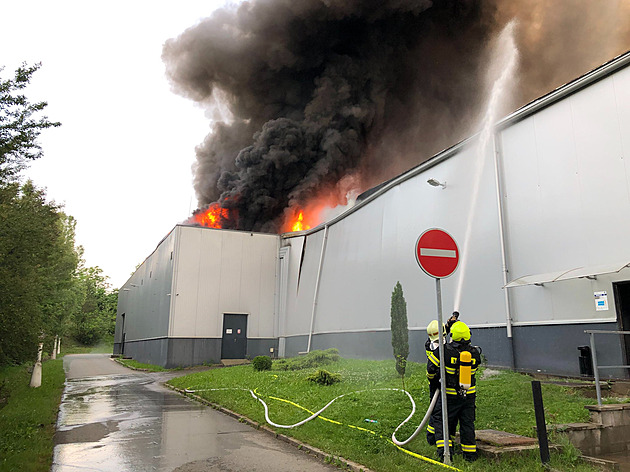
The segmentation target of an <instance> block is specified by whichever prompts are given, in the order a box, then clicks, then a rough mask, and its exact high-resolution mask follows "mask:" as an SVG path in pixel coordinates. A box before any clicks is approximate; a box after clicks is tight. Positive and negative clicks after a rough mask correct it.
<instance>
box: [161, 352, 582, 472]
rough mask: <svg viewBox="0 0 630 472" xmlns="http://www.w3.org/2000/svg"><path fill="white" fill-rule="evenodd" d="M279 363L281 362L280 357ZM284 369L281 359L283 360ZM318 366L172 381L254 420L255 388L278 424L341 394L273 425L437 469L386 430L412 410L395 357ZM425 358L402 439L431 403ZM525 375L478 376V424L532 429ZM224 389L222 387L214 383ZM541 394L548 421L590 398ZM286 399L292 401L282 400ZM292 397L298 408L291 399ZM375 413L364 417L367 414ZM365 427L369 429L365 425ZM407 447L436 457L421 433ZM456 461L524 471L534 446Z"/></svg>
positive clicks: (562, 464)
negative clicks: (322, 376)
mask: <svg viewBox="0 0 630 472" xmlns="http://www.w3.org/2000/svg"><path fill="white" fill-rule="evenodd" d="M281 365H282V364H281ZM280 368H281V369H283V368H284V366H282V367H280ZM316 369H317V367H312V368H308V369H304V370H296V371H291V370H271V371H262V372H256V371H254V369H253V368H252V367H251V366H235V367H230V368H226V369H215V370H210V371H206V372H201V373H197V374H192V375H188V376H185V377H179V378H176V379H173V380H171V381H170V382H169V383H171V384H172V385H174V386H176V387H179V388H182V389H184V388H186V389H191V390H196V391H197V394H198V395H201V396H202V397H204V398H206V399H208V400H209V401H211V402H214V403H217V404H220V405H222V406H224V407H226V408H228V409H230V410H234V411H237V412H239V413H241V414H243V415H245V416H247V417H249V418H251V419H253V420H255V421H257V422H260V423H263V424H264V423H265V422H266V421H265V417H264V410H263V408H262V405H261V404H260V403H259V402H258V401H257V400H256V399H254V398H253V397H252V396H251V395H250V393H249V392H248V390H249V389H252V390H254V389H255V392H256V393H257V394H258V395H259V396H261V397H262V398H263V399H264V400H265V402H266V403H267V404H268V406H269V416H270V418H271V420H272V421H274V422H275V423H279V424H294V423H297V422H299V421H301V420H303V419H304V418H306V417H308V416H310V413H309V412H307V411H305V410H304V409H302V408H306V409H308V410H309V411H311V412H314V411H317V410H319V409H320V408H321V407H323V406H324V405H325V404H326V403H328V402H329V401H330V400H332V399H333V398H335V397H337V396H339V395H341V394H348V393H350V392H355V391H356V392H357V393H352V394H348V395H346V396H344V397H343V398H341V399H339V400H337V401H336V402H335V403H333V404H332V405H331V406H330V407H329V408H328V409H327V410H326V411H325V412H324V413H323V414H322V417H324V418H326V419H331V420H334V421H335V422H330V421H326V420H325V419H324V418H317V419H315V420H312V421H310V422H308V423H306V424H304V425H303V426H299V427H297V428H294V429H277V431H278V432H280V433H282V434H286V435H289V436H293V437H295V438H296V439H299V440H301V441H303V442H305V443H308V444H311V445H313V446H315V447H318V448H320V449H322V450H324V451H326V452H327V453H328V454H330V455H332V456H342V457H345V458H347V459H351V460H354V461H356V462H359V463H361V464H363V465H365V466H367V467H369V468H370V469H373V470H375V471H379V472H390V471H392V472H393V471H407V470H412V469H413V470H419V471H423V470H427V471H429V470H439V466H436V465H434V464H429V463H427V462H423V461H422V460H419V459H417V458H414V457H412V456H411V455H409V454H407V453H405V452H403V451H400V450H398V449H397V448H396V447H395V446H394V445H393V444H392V443H391V442H389V438H390V437H391V434H392V432H393V431H394V429H395V428H396V426H398V424H400V423H401V422H402V421H403V420H404V419H405V418H406V417H407V416H408V415H409V413H410V412H411V404H410V402H409V400H408V398H407V396H406V395H405V394H404V393H403V392H401V391H397V390H392V389H400V388H401V382H400V377H399V376H398V374H397V372H396V369H395V365H394V361H393V360H392V361H364V360H349V359H340V360H338V361H336V362H333V363H330V364H328V365H327V366H326V369H327V370H328V371H330V372H333V373H336V374H339V375H340V377H341V382H339V383H335V384H334V385H330V386H322V385H318V384H316V383H313V382H309V381H308V380H307V377H308V376H309V375H311V374H313V373H314V372H315V371H316ZM425 372H426V367H425V365H424V364H416V363H409V364H408V365H407V382H406V388H407V390H408V391H409V392H410V393H411V395H412V396H413V398H414V400H415V402H416V404H417V412H416V414H415V416H414V418H413V419H412V420H411V421H410V422H409V423H408V424H407V425H405V426H403V427H402V428H401V429H400V430H399V432H398V433H397V438H398V439H399V440H403V439H406V438H407V437H409V436H410V435H411V434H412V433H413V431H414V430H415V428H416V426H417V425H418V423H419V422H420V420H421V418H422V416H423V415H424V412H425V411H426V408H427V407H428V403H429V399H428V382H427V380H426V376H425ZM530 380H531V379H530V378H529V377H527V376H523V375H519V374H515V373H513V372H502V373H500V374H498V375H495V376H493V377H490V378H488V379H487V380H479V382H478V391H479V394H478V396H477V424H476V427H477V429H497V430H503V431H508V432H512V433H517V434H523V435H527V436H532V437H533V436H534V429H533V428H534V425H535V418H534V410H533V402H532V399H531V386H530ZM213 389H223V390H213ZM543 395H544V400H545V408H546V410H547V411H548V416H547V419H548V420H549V421H550V422H558V423H563V422H574V421H584V420H585V419H586V417H587V416H588V414H587V412H586V410H585V409H584V408H583V406H584V405H585V404H591V403H592V400H591V399H587V398H584V397H581V396H579V395H577V394H575V393H573V392H572V391H570V390H568V389H565V388H563V387H559V386H556V385H544V386H543ZM281 399H284V400H289V401H290V402H292V403H293V404H291V403H287V402H285V401H281ZM295 404H297V405H299V406H301V407H302V408H300V407H298V406H295ZM366 419H368V420H375V421H376V423H374V422H369V423H368V422H366V421H365V420H366ZM358 428H363V429H369V430H371V432H366V431H364V430H363V429H358ZM408 449H409V450H410V451H411V452H414V453H418V454H421V455H423V456H425V457H428V458H432V459H435V457H436V456H435V448H434V447H430V446H428V444H427V443H426V441H425V440H424V434H423V433H422V434H420V435H419V436H417V437H416V439H415V440H414V441H412V443H410V444H409V445H408ZM454 464H455V465H456V467H458V468H460V469H462V470H475V471H485V470H487V471H491V470H492V471H494V470H506V471H521V470H537V469H539V468H540V465H539V458H538V456H537V454H535V453H532V454H525V455H522V456H520V457H515V458H509V459H505V460H504V461H502V462H501V464H500V466H498V465H497V464H496V463H494V462H492V461H489V460H487V459H479V460H478V461H477V462H476V463H474V464H468V463H465V462H464V461H463V460H462V458H461V456H457V455H456V456H455V457H454ZM552 465H553V466H554V467H556V468H557V469H558V470H576V471H586V470H593V469H591V468H589V467H587V466H585V465H582V464H580V463H579V461H578V460H577V459H576V458H575V457H574V456H571V455H566V454H564V455H563V454H554V456H553V463H552Z"/></svg>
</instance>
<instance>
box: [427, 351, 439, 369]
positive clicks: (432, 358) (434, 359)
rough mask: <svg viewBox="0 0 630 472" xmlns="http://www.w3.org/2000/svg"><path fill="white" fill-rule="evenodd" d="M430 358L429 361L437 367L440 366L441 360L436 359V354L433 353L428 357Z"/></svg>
mask: <svg viewBox="0 0 630 472" xmlns="http://www.w3.org/2000/svg"><path fill="white" fill-rule="evenodd" d="M427 357H428V358H429V360H430V361H431V362H432V363H433V364H435V365H436V366H438V367H439V366H440V359H438V358H437V357H435V354H433V353H431V354H429V355H428V356H427Z"/></svg>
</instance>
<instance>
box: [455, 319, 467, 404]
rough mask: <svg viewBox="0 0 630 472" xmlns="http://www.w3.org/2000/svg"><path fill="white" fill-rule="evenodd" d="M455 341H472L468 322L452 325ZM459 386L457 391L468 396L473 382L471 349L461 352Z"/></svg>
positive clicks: (458, 322)
mask: <svg viewBox="0 0 630 472" xmlns="http://www.w3.org/2000/svg"><path fill="white" fill-rule="evenodd" d="M451 337H452V339H453V341H470V328H468V326H467V325H466V323H464V322H462V321H457V322H455V323H453V326H451ZM458 364H459V388H458V391H457V393H458V394H459V395H461V396H463V397H465V396H466V393H467V392H468V389H469V388H470V386H471V383H472V355H471V353H470V352H469V351H462V352H460V353H459V362H458Z"/></svg>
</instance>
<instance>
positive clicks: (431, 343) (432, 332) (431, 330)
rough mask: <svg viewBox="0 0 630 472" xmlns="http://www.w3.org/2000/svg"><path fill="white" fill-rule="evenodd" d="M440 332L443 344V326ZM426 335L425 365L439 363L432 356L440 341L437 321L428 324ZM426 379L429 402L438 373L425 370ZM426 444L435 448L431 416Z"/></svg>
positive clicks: (437, 380) (437, 387) (435, 387)
mask: <svg viewBox="0 0 630 472" xmlns="http://www.w3.org/2000/svg"><path fill="white" fill-rule="evenodd" d="M442 330H443V331H442V336H443V337H442V339H443V340H444V342H446V327H445V326H444V325H442ZM427 335H428V336H429V338H428V339H427V342H426V343H425V344H424V349H425V351H426V353H427V364H428V363H429V362H433V361H432V357H433V358H435V360H436V361H437V362H439V361H438V357H439V356H436V355H435V354H434V352H437V350H438V347H439V339H440V335H439V331H438V321H437V320H433V321H431V323H429V326H427ZM427 379H429V401H431V399H433V395H434V394H435V392H436V390H438V389H439V388H440V372H439V371H438V372H437V374H436V373H430V372H429V371H428V370H427ZM427 442H428V443H429V445H430V446H435V426H434V425H433V415H431V418H430V419H429V424H428V425H427Z"/></svg>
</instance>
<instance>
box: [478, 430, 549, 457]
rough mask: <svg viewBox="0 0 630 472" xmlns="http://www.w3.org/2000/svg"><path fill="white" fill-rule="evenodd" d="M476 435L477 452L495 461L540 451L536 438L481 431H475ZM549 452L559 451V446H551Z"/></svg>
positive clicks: (503, 432) (502, 432)
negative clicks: (522, 453) (508, 456)
mask: <svg viewBox="0 0 630 472" xmlns="http://www.w3.org/2000/svg"><path fill="white" fill-rule="evenodd" d="M475 435H476V437H477V452H478V453H479V454H480V455H482V456H485V457H491V458H493V459H500V458H501V457H504V456H505V455H512V454H519V453H521V452H523V451H530V450H537V449H538V440H537V439H536V438H528V437H527V436H520V435H518V434H513V433H506V432H505V431H497V430H494V429H480V430H477V431H475ZM549 450H550V451H557V450H559V446H557V445H555V444H549Z"/></svg>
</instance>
